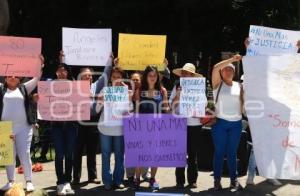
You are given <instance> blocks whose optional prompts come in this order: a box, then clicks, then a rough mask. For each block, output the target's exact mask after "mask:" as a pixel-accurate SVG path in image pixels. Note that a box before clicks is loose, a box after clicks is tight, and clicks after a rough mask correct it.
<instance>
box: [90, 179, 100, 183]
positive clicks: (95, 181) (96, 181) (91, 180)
mask: <svg viewBox="0 0 300 196" xmlns="http://www.w3.org/2000/svg"><path fill="white" fill-rule="evenodd" d="M89 183H92V184H101V180H100V179H98V178H95V179H90V180H89Z"/></svg>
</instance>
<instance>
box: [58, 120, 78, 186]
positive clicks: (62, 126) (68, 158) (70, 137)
mask: <svg viewBox="0 0 300 196" xmlns="http://www.w3.org/2000/svg"><path fill="white" fill-rule="evenodd" d="M76 136H77V123H74V122H55V123H54V124H53V125H52V137H53V144H54V149H55V171H56V176H57V182H56V183H57V185H59V184H64V183H67V182H68V183H70V182H71V180H72V168H73V153H74V147H75V141H76ZM64 160H65V170H64V165H63V163H64Z"/></svg>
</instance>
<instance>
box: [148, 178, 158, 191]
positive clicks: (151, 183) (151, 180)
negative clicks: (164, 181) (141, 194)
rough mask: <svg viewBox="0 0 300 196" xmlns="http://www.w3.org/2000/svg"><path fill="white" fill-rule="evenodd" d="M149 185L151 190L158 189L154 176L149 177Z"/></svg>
mask: <svg viewBox="0 0 300 196" xmlns="http://www.w3.org/2000/svg"><path fill="white" fill-rule="evenodd" d="M150 187H151V188H152V190H159V184H158V182H157V181H156V180H155V178H151V179H150Z"/></svg>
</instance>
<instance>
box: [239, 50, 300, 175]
mask: <svg viewBox="0 0 300 196" xmlns="http://www.w3.org/2000/svg"><path fill="white" fill-rule="evenodd" d="M243 65H244V72H245V76H244V89H245V107H246V112H247V117H248V119H249V123H250V128H251V135H252V139H253V149H254V153H255V159H256V164H257V166H258V170H259V174H260V175H261V176H263V177H265V178H269V179H292V180H300V120H299V119H300V101H299V100H300V68H299V65H300V56H299V55H283V56H249V57H248V56H246V57H244V58H243ZM258 70H259V71H258Z"/></svg>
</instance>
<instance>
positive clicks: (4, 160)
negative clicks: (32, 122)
mask: <svg viewBox="0 0 300 196" xmlns="http://www.w3.org/2000/svg"><path fill="white" fill-rule="evenodd" d="M10 135H12V122H11V121H2V122H0V165H12V164H13V159H14V158H13V155H14V150H13V149H14V144H13V140H12V139H11V138H10Z"/></svg>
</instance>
